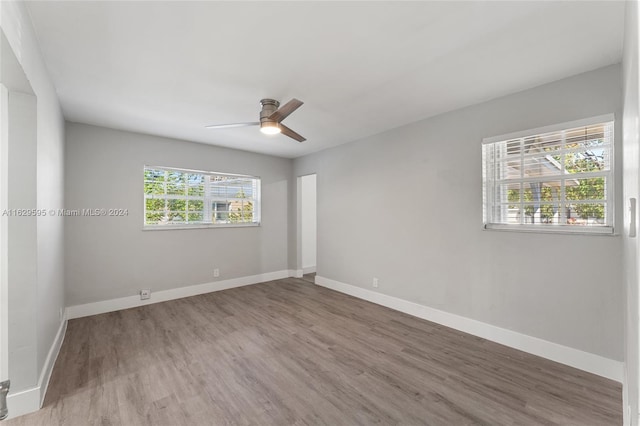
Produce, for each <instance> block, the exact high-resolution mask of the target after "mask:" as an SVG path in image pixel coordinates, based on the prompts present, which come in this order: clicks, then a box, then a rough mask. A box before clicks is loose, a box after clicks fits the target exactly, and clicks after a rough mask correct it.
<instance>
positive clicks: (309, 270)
mask: <svg viewBox="0 0 640 426" xmlns="http://www.w3.org/2000/svg"><path fill="white" fill-rule="evenodd" d="M314 272H316V267H315V265H314V266H307V267H306V268H302V273H303V274H312V273H314Z"/></svg>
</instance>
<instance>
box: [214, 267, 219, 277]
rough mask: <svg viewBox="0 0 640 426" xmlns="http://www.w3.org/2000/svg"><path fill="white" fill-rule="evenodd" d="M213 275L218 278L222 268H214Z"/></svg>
mask: <svg viewBox="0 0 640 426" xmlns="http://www.w3.org/2000/svg"><path fill="white" fill-rule="evenodd" d="M213 276H214V277H215V278H218V277H219V276H220V269H218V268H216V269H214V270H213Z"/></svg>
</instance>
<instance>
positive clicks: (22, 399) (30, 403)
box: [7, 386, 40, 419]
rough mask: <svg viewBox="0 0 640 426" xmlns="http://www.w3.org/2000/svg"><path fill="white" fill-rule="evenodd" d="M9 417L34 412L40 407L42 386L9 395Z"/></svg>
mask: <svg viewBox="0 0 640 426" xmlns="http://www.w3.org/2000/svg"><path fill="white" fill-rule="evenodd" d="M7 408H8V409H9V416H8V417H7V418H8V419H13V418H14V417H18V416H22V415H24V414H29V413H33V412H34V411H38V410H39V409H40V386H36V387H33V388H30V389H25V390H21V391H19V392H16V393H11V392H9V395H7Z"/></svg>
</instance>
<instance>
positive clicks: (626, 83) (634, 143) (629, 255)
mask: <svg viewBox="0 0 640 426" xmlns="http://www.w3.org/2000/svg"><path fill="white" fill-rule="evenodd" d="M639 49H640V45H639V43H638V3H637V2H628V3H627V11H626V22H625V38H624V58H623V87H624V92H623V93H624V131H623V144H622V148H623V180H624V188H623V192H624V203H625V205H624V223H623V225H624V230H623V247H624V262H623V264H624V268H623V271H624V281H625V285H626V297H625V298H626V302H627V304H626V327H625V331H626V339H625V343H626V350H625V381H624V403H625V409H624V414H625V424H632V425H637V424H639V422H638V402H639V401H638V398H639V396H638V384H639V383H638V382H639V377H638V375H639V371H638V363H639V362H640V361H639V357H638V320H639V318H638V280H639V277H638V253H640V250H639V247H638V244H640V240H639V239H638V237H637V236H636V237H630V236H629V228H630V225H629V224H630V223H631V221H633V222H635V224H636V226H637V225H638V212H637V211H636V215H635V216H634V217H631V216H630V212H629V210H628V208H627V207H628V203H629V198H636V200H638V201H640V190H639V185H638V183H639V179H640V173H639V170H638V168H639V167H640V151H639V147H640V138H639V136H638V130H639V129H638V115H639V111H640V109H639V103H640V100H639V99H638V97H639V96H638V95H639V93H638V90H639V87H638V78H639V77H640V75H639V73H638V55H639ZM638 207H639V208H640V205H638ZM637 231H640V229H637V228H636V232H637ZM626 407H630V410H627V409H626ZM629 411H630V412H631V413H633V414H632V415H631V416H630V418H626V417H628V414H629Z"/></svg>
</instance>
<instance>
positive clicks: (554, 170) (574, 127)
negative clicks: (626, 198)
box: [482, 115, 614, 233]
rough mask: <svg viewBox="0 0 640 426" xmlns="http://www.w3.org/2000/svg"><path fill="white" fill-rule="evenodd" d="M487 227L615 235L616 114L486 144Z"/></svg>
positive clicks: (494, 138) (488, 141)
mask: <svg viewBox="0 0 640 426" xmlns="http://www.w3.org/2000/svg"><path fill="white" fill-rule="evenodd" d="M482 169H483V170H482V173H483V198H484V211H483V213H484V225H485V228H494V229H517V230H529V231H551V232H595V233H613V182H614V175H613V115H607V116H601V117H595V118H592V119H587V120H580V121H576V122H571V123H565V124H562V125H556V126H549V127H546V128H543V129H537V130H531V131H526V132H520V133H517V134H511V135H506V136H498V137H493V138H487V139H485V140H483V146H482Z"/></svg>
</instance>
